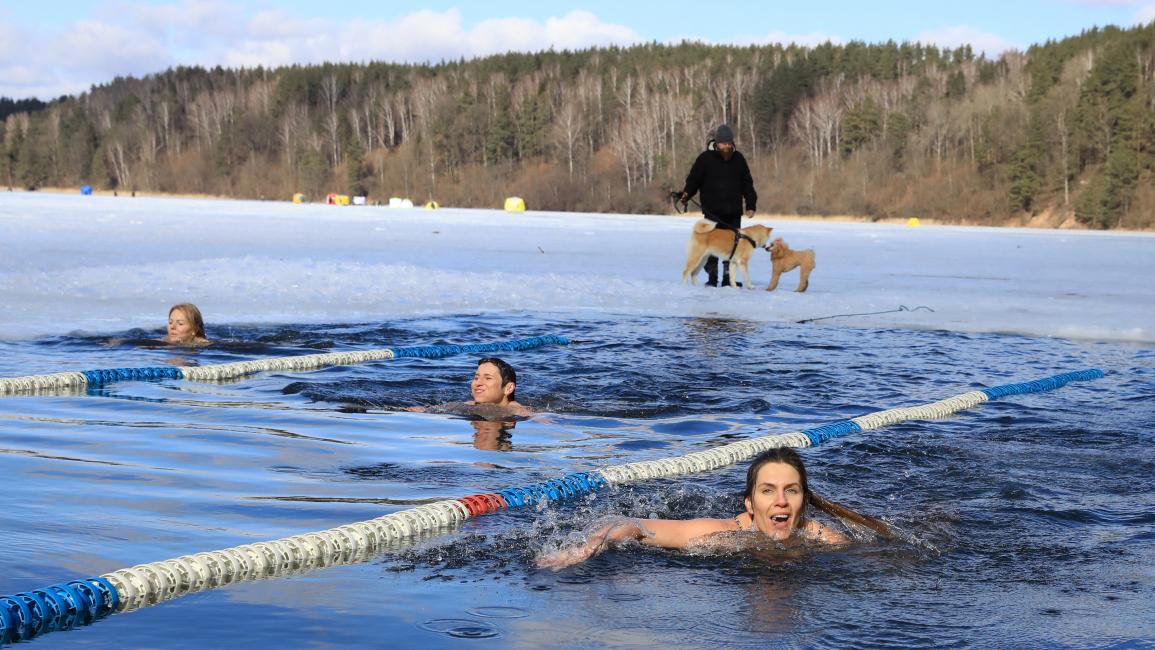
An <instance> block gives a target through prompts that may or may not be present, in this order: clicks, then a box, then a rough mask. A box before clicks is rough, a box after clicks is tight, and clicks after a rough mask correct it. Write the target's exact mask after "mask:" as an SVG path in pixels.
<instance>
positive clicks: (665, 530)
mask: <svg viewBox="0 0 1155 650" xmlns="http://www.w3.org/2000/svg"><path fill="white" fill-rule="evenodd" d="M733 529H734V521H733V520H732V519H687V520H680V519H629V520H626V521H621V522H617V523H613V524H610V525H607V526H602V527H601V528H599V529H598V530H597V531H595V532H594V533H593V534H592V535H590V536H589V538H588V539H587V540H586V542H585V543H584V544H582V545H581V546H575V547H572V548H568V549H561V550H559V551H556V552H554V553H548V554H546V555H543V556H541V557H540V558H538V561H537V566H538V567H540V568H548V569H554V570H557V569H562V568H564V567H567V566H570V565H573V564H577V563H579V562H584V561H586V560H588V559H590V558H591V557H593V556H595V555H597V554H598V553H601V552H602V551H604V550H606V549H607V548H609V547H610V546H612V545H613V544H615V543H617V542H623V541H626V540H631V539H632V540H638V541H640V542H642V543H643V544H645V545H647V546H656V547H659V548H673V549H681V548H685V547H686V545H687V544H689V543H690V542H692V541H693V540H695V539H697V538H699V537H704V536H706V535H710V534H712V533H717V532H720V531H723V530H733Z"/></svg>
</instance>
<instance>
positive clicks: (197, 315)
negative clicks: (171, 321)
mask: <svg viewBox="0 0 1155 650" xmlns="http://www.w3.org/2000/svg"><path fill="white" fill-rule="evenodd" d="M178 309H179V310H181V311H183V312H184V317H185V318H187V319H188V322H189V324H191V325H192V326H193V338H197V339H207V338H208V337H207V336H205V319H204V317H203V316H201V310H199V309H197V306H196V305H194V304H192V303H191V302H182V303H180V304H179V305H173V306H172V307H170V308H169V310H168V315H169V317H172V313H173V312H174V311H176V310H178Z"/></svg>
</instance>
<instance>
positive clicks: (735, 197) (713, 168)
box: [678, 124, 758, 287]
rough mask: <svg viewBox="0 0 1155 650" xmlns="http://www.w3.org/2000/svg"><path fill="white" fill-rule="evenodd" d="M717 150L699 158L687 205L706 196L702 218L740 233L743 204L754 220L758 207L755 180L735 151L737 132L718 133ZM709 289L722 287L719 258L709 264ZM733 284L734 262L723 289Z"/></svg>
mask: <svg viewBox="0 0 1155 650" xmlns="http://www.w3.org/2000/svg"><path fill="white" fill-rule="evenodd" d="M712 144H713V146H712V147H711V146H710V145H709V144H707V147H706V150H705V151H703V152H702V153H701V154H699V155H698V159H697V160H695V161H694V166H693V167H691V168H690V173H689V175H687V176H686V184H685V186H684V187H683V188H682V195H681V196H680V197H679V198H678V200H679V201H681V202H682V204H683V205H685V204H686V203H687V202H689V200H690V199H692V198H693V197H694V195H695V194H697V193H698V192H699V191H700V192H701V193H702V197H701V199H702V214H703V215H705V217H706V218H707V219H709V220H710V221H713V222H715V223H717V224H718V227H719V228H725V229H727V230H738V229H739V228H741V227H742V212H743V210H742V201H743V199H745V201H746V209H745V212H746V216H747V217H753V216H754V210H755V209H756V208H757V205H758V193H757V192H755V191H754V179H753V177H751V176H750V166H749V165H748V164H746V157H745V156H743V155H742V154H741V153H740V152H738V151H737V150H736V149H735V148H734V132H733V131H731V130H730V127H729V126H726V125H725V124H723V125H721V126H719V127H718V128H717V129H716V130H715V131H714V139H713V140H712ZM705 269H706V274H707V276H708V278H707V280H706V286H710V287H716V286H718V258H717V257H714V256H711V257H710V259H708V260H706V266H705ZM729 284H730V262H728V261H727V262H724V263H723V264H722V286H727V285H729Z"/></svg>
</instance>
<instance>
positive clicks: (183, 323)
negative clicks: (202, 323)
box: [168, 309, 196, 343]
mask: <svg viewBox="0 0 1155 650" xmlns="http://www.w3.org/2000/svg"><path fill="white" fill-rule="evenodd" d="M194 338H196V329H195V328H194V327H193V324H192V321H190V320H189V318H188V316H187V315H185V313H184V310H183V309H174V310H172V311H170V312H169V313H168V340H169V341H170V342H172V343H188V342H189V341H192V340H193V339H194Z"/></svg>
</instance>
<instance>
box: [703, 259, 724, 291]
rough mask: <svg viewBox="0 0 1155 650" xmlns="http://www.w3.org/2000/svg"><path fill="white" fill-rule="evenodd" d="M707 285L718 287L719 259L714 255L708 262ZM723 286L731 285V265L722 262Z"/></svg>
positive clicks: (706, 267)
mask: <svg viewBox="0 0 1155 650" xmlns="http://www.w3.org/2000/svg"><path fill="white" fill-rule="evenodd" d="M704 268H705V269H706V284H707V285H709V286H711V287H716V286H718V258H716V257H714V256H713V255H711V256H710V258H709V259H707V260H706V266H705V267H704ZM722 284H723V285H729V284H730V263H729V262H722Z"/></svg>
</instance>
